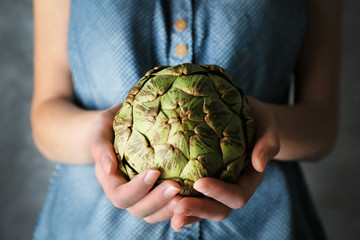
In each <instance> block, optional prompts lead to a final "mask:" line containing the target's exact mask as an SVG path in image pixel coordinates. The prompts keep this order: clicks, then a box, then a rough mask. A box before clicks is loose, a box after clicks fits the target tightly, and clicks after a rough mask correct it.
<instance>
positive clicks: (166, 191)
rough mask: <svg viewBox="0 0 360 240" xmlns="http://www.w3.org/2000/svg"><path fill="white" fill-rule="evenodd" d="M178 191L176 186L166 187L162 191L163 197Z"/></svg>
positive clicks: (169, 196) (171, 195) (173, 194)
mask: <svg viewBox="0 0 360 240" xmlns="http://www.w3.org/2000/svg"><path fill="white" fill-rule="evenodd" d="M178 192H180V189H178V188H176V187H172V186H171V187H168V188H167V189H166V190H165V192H164V197H166V198H171V197H173V196H175V195H176V194H177V193H178Z"/></svg>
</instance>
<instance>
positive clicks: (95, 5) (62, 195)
mask: <svg viewBox="0 0 360 240" xmlns="http://www.w3.org/2000/svg"><path fill="white" fill-rule="evenodd" d="M177 19H184V20H185V21H186V23H187V26H186V28H185V30H183V31H177V30H176V29H175V28H174V23H175V22H176V20H177ZM305 30H306V11H305V4H304V1H303V0H271V1H270V0H256V1H254V0H238V1H235V0H193V1H191V0H136V1H134V0H122V1H121V0H94V1H89V0H73V1H72V6H71V18H70V26H69V48H68V49H69V59H70V64H71V70H72V75H73V84H74V91H75V95H76V98H77V101H78V103H79V105H81V106H82V107H84V108H87V109H105V108H108V107H110V106H112V105H113V104H115V103H119V102H122V101H123V100H124V98H125V97H126V95H127V92H128V91H129V90H130V88H131V87H132V86H133V85H134V84H135V83H136V82H137V81H138V80H139V79H140V78H141V77H142V76H143V75H144V74H145V73H146V72H147V71H148V70H149V69H151V68H153V67H155V66H157V65H176V64H180V63H184V62H192V63H197V64H217V65H220V66H222V67H223V68H225V69H226V70H227V71H228V73H229V74H230V76H231V77H232V78H233V80H234V82H235V83H236V85H238V86H239V87H241V88H242V89H243V90H244V91H245V93H246V94H247V95H251V96H253V97H256V98H258V99H260V100H263V101H267V102H272V103H278V104H286V102H287V99H288V88H289V76H290V75H291V73H292V71H293V69H294V65H295V62H296V59H297V57H298V54H299V52H300V49H301V46H302V41H303V38H304V35H305ZM179 44H185V45H186V47H187V52H186V54H185V55H184V56H178V55H176V54H175V48H176V47H177V46H178V45H179ZM322 234H323V233H322V230H321V226H320V224H319V222H318V219H317V217H316V214H315V212H314V211H313V208H312V205H311V201H310V199H309V196H308V194H307V191H306V186H305V185H304V181H303V178H302V175H301V172H300V170H299V167H298V165H297V164H294V163H278V162H275V161H272V162H271V163H270V164H269V165H268V167H267V170H266V175H265V179H264V181H263V183H262V184H261V185H260V186H259V188H258V189H257V191H256V192H255V194H254V195H253V197H252V198H251V199H250V201H249V202H248V203H247V204H246V205H245V206H244V207H243V208H241V209H238V210H233V211H232V212H231V214H230V215H229V216H228V218H227V219H226V220H224V221H222V222H212V221H208V220H203V221H201V222H199V223H195V224H193V225H192V226H191V227H187V228H183V229H182V230H181V231H180V232H179V233H176V232H174V231H173V230H172V229H171V228H170V222H169V221H165V222H161V223H157V224H148V223H146V222H145V221H143V220H142V219H139V218H136V217H133V216H132V215H131V214H129V213H128V212H127V211H126V210H121V209H117V208H115V207H114V206H112V204H111V203H110V202H109V200H108V199H107V197H106V196H105V195H104V192H103V190H102V188H101V186H100V185H99V183H98V182H97V180H96V177H95V173H94V166H93V165H90V166H73V165H65V164H59V165H58V167H57V169H56V171H55V173H54V177H53V179H52V181H51V184H50V189H49V193H48V197H47V199H46V202H45V205H44V208H43V210H42V212H41V213H40V215H39V219H38V224H37V227H36V230H35V234H34V238H35V239H144V238H145V237H146V238H150V239H322V238H323V235H322Z"/></svg>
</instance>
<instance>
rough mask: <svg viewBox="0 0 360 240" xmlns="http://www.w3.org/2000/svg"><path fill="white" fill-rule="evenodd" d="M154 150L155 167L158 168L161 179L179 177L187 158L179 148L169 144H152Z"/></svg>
mask: <svg viewBox="0 0 360 240" xmlns="http://www.w3.org/2000/svg"><path fill="white" fill-rule="evenodd" d="M153 148H154V152H155V161H154V163H155V167H156V168H157V169H159V170H160V172H161V175H160V178H161V179H171V178H177V177H179V175H180V173H181V171H182V169H183V168H184V167H185V165H186V164H187V162H188V160H187V159H186V158H185V156H184V154H183V153H182V152H180V150H179V149H176V148H173V147H172V146H171V145H170V144H164V145H156V146H153Z"/></svg>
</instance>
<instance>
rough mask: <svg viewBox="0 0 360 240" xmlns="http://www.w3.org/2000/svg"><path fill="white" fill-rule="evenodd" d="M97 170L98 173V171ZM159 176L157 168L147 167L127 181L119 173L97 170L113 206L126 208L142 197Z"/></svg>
mask: <svg viewBox="0 0 360 240" xmlns="http://www.w3.org/2000/svg"><path fill="white" fill-rule="evenodd" d="M98 172H99V173H98ZM159 176H160V172H159V170H157V169H148V170H146V171H144V172H142V173H140V174H138V175H136V176H135V177H134V178H133V179H132V180H131V181H129V182H127V181H126V179H125V178H124V177H122V176H121V175H120V174H116V173H115V174H110V175H107V174H106V173H105V172H104V171H103V172H101V171H100V170H99V171H97V177H98V180H99V182H100V184H101V185H102V187H103V189H104V192H105V194H106V195H107V196H108V198H109V199H110V201H111V202H112V204H113V205H114V206H115V207H118V208H122V209H126V208H128V207H130V206H132V205H133V204H134V203H136V202H137V201H139V200H140V199H141V198H143V197H144V196H145V195H146V194H147V193H148V192H149V191H150V189H151V188H152V187H153V185H154V184H155V182H156V180H157V179H158V177H159Z"/></svg>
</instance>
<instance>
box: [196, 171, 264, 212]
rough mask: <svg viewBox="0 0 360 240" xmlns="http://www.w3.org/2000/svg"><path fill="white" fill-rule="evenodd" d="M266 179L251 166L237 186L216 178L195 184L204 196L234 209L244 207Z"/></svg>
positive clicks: (244, 172)
mask: <svg viewBox="0 0 360 240" xmlns="http://www.w3.org/2000/svg"><path fill="white" fill-rule="evenodd" d="M263 178H264V173H259V172H257V171H256V170H254V169H253V168H252V166H251V165H249V166H248V167H247V168H246V169H245V170H244V171H243V172H242V174H241V175H240V177H239V179H238V180H237V182H236V184H230V183H226V182H224V181H221V180H219V179H215V178H202V179H199V180H197V181H196V182H195V183H194V188H195V189H196V190H197V191H199V192H201V193H203V194H204V195H206V196H208V197H211V198H213V199H215V200H216V201H219V202H220V203H222V204H224V205H226V206H228V207H230V208H232V209H238V208H241V207H243V206H244V205H245V204H246V203H247V202H248V201H249V199H250V198H251V196H252V195H253V194H254V192H255V190H256V189H257V187H258V186H259V185H260V183H261V182H262V180H263Z"/></svg>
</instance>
